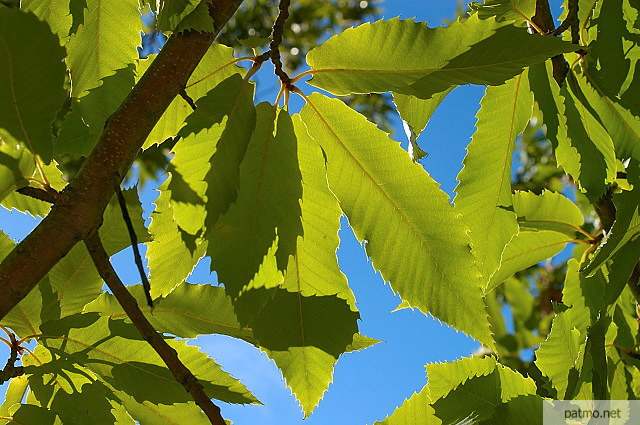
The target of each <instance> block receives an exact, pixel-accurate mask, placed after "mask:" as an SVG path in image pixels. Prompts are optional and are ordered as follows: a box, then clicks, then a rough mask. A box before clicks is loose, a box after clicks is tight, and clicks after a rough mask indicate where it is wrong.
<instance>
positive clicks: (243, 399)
mask: <svg viewBox="0 0 640 425" xmlns="http://www.w3.org/2000/svg"><path fill="white" fill-rule="evenodd" d="M41 329H42V332H43V333H44V336H43V337H41V338H40V340H39V341H40V342H41V344H42V345H43V346H44V347H46V348H47V349H48V350H49V351H51V352H52V353H55V354H56V355H57V356H59V357H58V359H56V360H55V361H54V363H53V364H52V365H51V367H56V366H57V367H60V368H61V369H60V370H59V371H58V373H64V371H65V368H64V367H65V365H69V364H73V363H76V362H81V364H83V365H84V366H85V367H87V368H88V369H90V370H91V371H92V372H94V373H96V374H97V375H99V376H100V377H101V378H102V379H104V380H105V382H107V383H108V384H109V385H110V386H112V387H113V388H115V389H117V390H122V391H125V392H126V393H127V394H129V395H131V396H132V397H134V398H135V399H136V401H138V402H142V401H150V402H152V403H161V404H168V403H176V402H178V403H179V402H187V401H190V396H189V393H187V392H186V391H185V390H184V388H183V387H182V385H180V384H179V383H178V382H177V381H176V380H175V378H174V377H173V376H172V375H171V372H169V370H168V369H167V368H166V366H165V365H164V363H163V362H162V360H161V359H160V358H159V357H158V355H157V354H156V353H155V351H154V350H153V348H151V346H150V345H149V344H148V343H147V342H146V341H145V340H144V339H142V337H141V336H140V334H139V333H138V331H137V329H135V328H134V327H133V325H130V324H126V323H125V322H124V321H122V320H112V319H109V318H106V317H103V318H100V317H99V316H98V315H97V314H95V313H90V314H84V315H74V316H68V317H66V318H64V319H62V320H59V321H55V322H48V323H46V324H43V325H42V326H41ZM167 342H168V343H169V345H170V346H171V347H173V348H174V349H175V350H176V351H177V352H178V356H179V357H180V359H181V360H182V362H183V363H184V364H185V365H186V366H187V367H188V368H189V369H190V370H191V372H192V373H193V374H194V375H195V376H196V377H197V378H198V380H199V381H200V382H201V384H202V385H203V387H204V390H205V392H206V393H207V395H209V396H210V397H212V398H216V399H219V400H222V401H227V402H232V403H251V402H255V401H256V400H255V398H254V397H253V396H252V395H251V393H249V392H248V390H247V389H246V388H245V387H244V385H242V384H241V383H240V382H239V381H237V380H235V379H233V378H232V377H231V376H230V375H228V374H227V373H226V372H223V371H222V370H221V369H220V367H219V366H218V365H217V364H215V363H214V362H213V360H212V359H210V358H209V357H207V355H206V354H204V353H202V352H200V351H199V350H198V349H197V347H193V346H189V345H187V344H186V343H185V342H184V341H174V340H168V341H167ZM67 367H68V366H67Z"/></svg>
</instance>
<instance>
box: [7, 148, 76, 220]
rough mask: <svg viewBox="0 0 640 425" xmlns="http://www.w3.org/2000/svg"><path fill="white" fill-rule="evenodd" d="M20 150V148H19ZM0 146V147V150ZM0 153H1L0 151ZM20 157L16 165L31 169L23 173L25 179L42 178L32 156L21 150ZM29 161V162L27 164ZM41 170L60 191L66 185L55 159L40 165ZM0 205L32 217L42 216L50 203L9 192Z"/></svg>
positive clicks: (26, 169) (37, 179)
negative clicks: (18, 163)
mask: <svg viewBox="0 0 640 425" xmlns="http://www.w3.org/2000/svg"><path fill="white" fill-rule="evenodd" d="M20 150H22V149H20ZM1 151H2V148H0V152H1ZM0 155H2V154H1V153H0ZM21 155H22V156H21V158H20V165H19V166H18V167H24V168H22V169H23V170H25V171H28V170H32V172H31V173H30V174H27V175H24V177H25V179H27V178H33V179H36V181H39V180H41V179H42V177H41V174H40V171H39V170H37V169H36V167H35V162H34V158H33V156H32V155H31V154H30V153H29V152H27V151H24V150H22V153H21ZM29 163H31V164H29ZM41 168H42V171H43V172H44V174H45V175H46V176H47V180H48V181H49V185H50V186H51V187H52V188H53V189H55V190H57V191H58V192H60V191H61V190H62V189H64V187H65V186H66V185H67V182H66V181H64V179H63V178H62V172H61V171H60V169H58V164H56V162H55V161H52V162H51V164H49V165H42V166H41ZM19 185H20V186H24V185H23V184H22V183H19ZM2 206H3V207H5V208H6V209H8V210H9V211H11V210H13V209H16V210H18V211H20V212H23V213H28V214H30V215H31V216H33V217H38V216H39V217H44V216H45V215H46V214H47V213H48V212H49V210H50V209H51V204H50V203H48V202H44V201H40V200H39V199H35V198H32V197H30V196H26V195H22V194H21V193H18V192H15V191H14V192H10V193H9V194H8V195H7V196H6V197H5V198H4V199H3V200H2Z"/></svg>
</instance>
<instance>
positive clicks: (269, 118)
mask: <svg viewBox="0 0 640 425" xmlns="http://www.w3.org/2000/svg"><path fill="white" fill-rule="evenodd" d="M256 112H257V117H256V127H255V130H254V132H253V135H252V137H251V141H250V142H249V146H248V148H247V153H246V155H245V158H244V161H243V162H242V165H241V166H240V184H239V186H240V188H241V190H240V192H239V195H238V199H237V202H236V203H235V204H234V205H233V206H232V207H231V208H230V209H229V211H228V212H227V213H226V214H225V215H224V216H223V217H222V218H221V219H220V221H219V223H218V225H217V226H216V227H215V229H213V232H212V233H211V237H210V238H212V240H224V241H227V242H226V243H225V244H210V246H209V249H208V254H209V255H210V256H211V267H212V269H213V270H216V272H217V273H218V279H219V281H220V282H222V283H224V285H225V288H226V290H227V293H228V294H230V295H231V296H232V298H234V299H235V298H236V297H237V296H238V294H239V293H240V292H241V291H242V290H243V288H244V287H245V286H246V285H248V284H249V283H250V282H252V280H254V276H255V275H256V273H257V272H258V269H259V268H260V266H261V265H262V263H263V258H264V257H265V255H267V252H268V251H269V249H270V248H271V247H272V245H273V244H274V241H276V238H277V250H276V252H275V256H276V266H277V270H279V271H283V270H285V269H286V266H287V263H288V261H289V256H290V255H293V254H295V251H296V239H297V237H298V235H302V225H301V223H300V215H301V211H300V199H301V198H302V183H301V180H302V176H301V175H300V169H299V166H298V142H297V139H296V137H295V134H294V132H293V124H292V121H291V117H290V116H289V114H288V113H287V112H286V111H284V110H280V111H279V112H278V114H277V122H274V119H276V112H277V111H276V108H275V107H274V106H272V105H270V104H268V103H261V104H259V105H258V106H257V108H256ZM276 273H277V271H276ZM279 280H281V278H279ZM272 284H273V282H253V284H252V287H260V286H262V285H267V286H271V285H272Z"/></svg>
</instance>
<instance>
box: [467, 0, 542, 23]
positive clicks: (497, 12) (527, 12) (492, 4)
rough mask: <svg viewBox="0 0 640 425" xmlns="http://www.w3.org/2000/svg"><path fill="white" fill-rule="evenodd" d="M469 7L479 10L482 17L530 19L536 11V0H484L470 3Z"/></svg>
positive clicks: (516, 19)
mask: <svg viewBox="0 0 640 425" xmlns="http://www.w3.org/2000/svg"><path fill="white" fill-rule="evenodd" d="M469 8H470V9H471V10H473V11H475V12H477V13H478V16H479V17H480V19H487V18H490V17H493V16H495V17H496V19H498V20H500V21H502V20H511V21H528V20H529V19H530V18H532V17H533V15H534V14H535V13H536V0H484V2H483V3H478V2H471V3H469Z"/></svg>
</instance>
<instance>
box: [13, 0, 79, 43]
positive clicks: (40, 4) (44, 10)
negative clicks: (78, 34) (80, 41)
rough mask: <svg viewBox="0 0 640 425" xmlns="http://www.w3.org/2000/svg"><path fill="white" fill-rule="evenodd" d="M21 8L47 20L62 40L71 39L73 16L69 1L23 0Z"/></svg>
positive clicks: (64, 41)
mask: <svg viewBox="0 0 640 425" xmlns="http://www.w3.org/2000/svg"><path fill="white" fill-rule="evenodd" d="M20 9H22V10H24V11H26V12H31V13H33V14H34V15H36V16H37V17H38V18H39V19H40V20H42V21H45V22H46V23H47V24H48V25H49V27H50V28H51V31H53V33H54V34H56V35H57V36H58V37H59V38H60V41H61V42H63V43H66V41H68V40H69V30H70V29H71V23H72V20H73V16H72V15H71V13H70V12H69V1H66V0H44V1H43V0H22V1H21V2H20Z"/></svg>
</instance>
